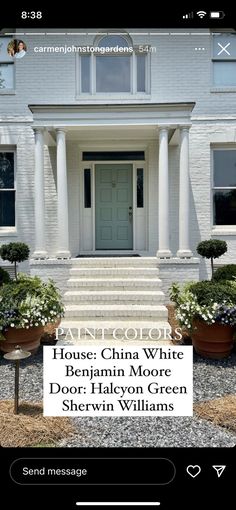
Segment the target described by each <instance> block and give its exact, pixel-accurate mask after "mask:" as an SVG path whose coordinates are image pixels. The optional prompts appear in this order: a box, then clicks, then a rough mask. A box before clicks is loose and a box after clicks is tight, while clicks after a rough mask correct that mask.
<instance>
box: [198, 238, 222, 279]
mask: <svg viewBox="0 0 236 510" xmlns="http://www.w3.org/2000/svg"><path fill="white" fill-rule="evenodd" d="M226 252H227V243H226V242H225V241H221V240H220V239H209V240H208V241H201V242H200V243H199V244H198V245H197V253H198V254H199V255H201V256H202V257H204V258H206V259H211V274H212V278H213V273H214V266H213V259H218V258H219V257H221V255H224V253H226Z"/></svg>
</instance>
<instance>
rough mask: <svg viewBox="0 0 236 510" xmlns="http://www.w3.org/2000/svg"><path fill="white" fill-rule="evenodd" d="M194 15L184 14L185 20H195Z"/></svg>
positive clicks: (190, 13) (191, 13)
mask: <svg viewBox="0 0 236 510" xmlns="http://www.w3.org/2000/svg"><path fill="white" fill-rule="evenodd" d="M193 16H194V14H193V12H189V13H188V14H184V16H183V19H191V18H193Z"/></svg>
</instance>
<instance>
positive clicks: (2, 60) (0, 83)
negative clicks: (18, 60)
mask: <svg viewBox="0 0 236 510" xmlns="http://www.w3.org/2000/svg"><path fill="white" fill-rule="evenodd" d="M10 40H11V38H9V37H0V94H5V93H7V92H9V91H10V92H12V91H13V90H14V87H15V85H14V61H13V59H12V57H11V56H10V55H9V52H8V51H7V46H8V43H9V42H10Z"/></svg>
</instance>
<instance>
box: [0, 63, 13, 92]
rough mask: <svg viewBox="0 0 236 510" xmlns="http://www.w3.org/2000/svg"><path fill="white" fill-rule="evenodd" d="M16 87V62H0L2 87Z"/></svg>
mask: <svg viewBox="0 0 236 510" xmlns="http://www.w3.org/2000/svg"><path fill="white" fill-rule="evenodd" d="M13 88H14V64H0V89H13Z"/></svg>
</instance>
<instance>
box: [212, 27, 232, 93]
mask: <svg viewBox="0 0 236 510" xmlns="http://www.w3.org/2000/svg"><path fill="white" fill-rule="evenodd" d="M213 84H214V85H215V86H216V87H236V34H227V33H225V34H214V35H213Z"/></svg>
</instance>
